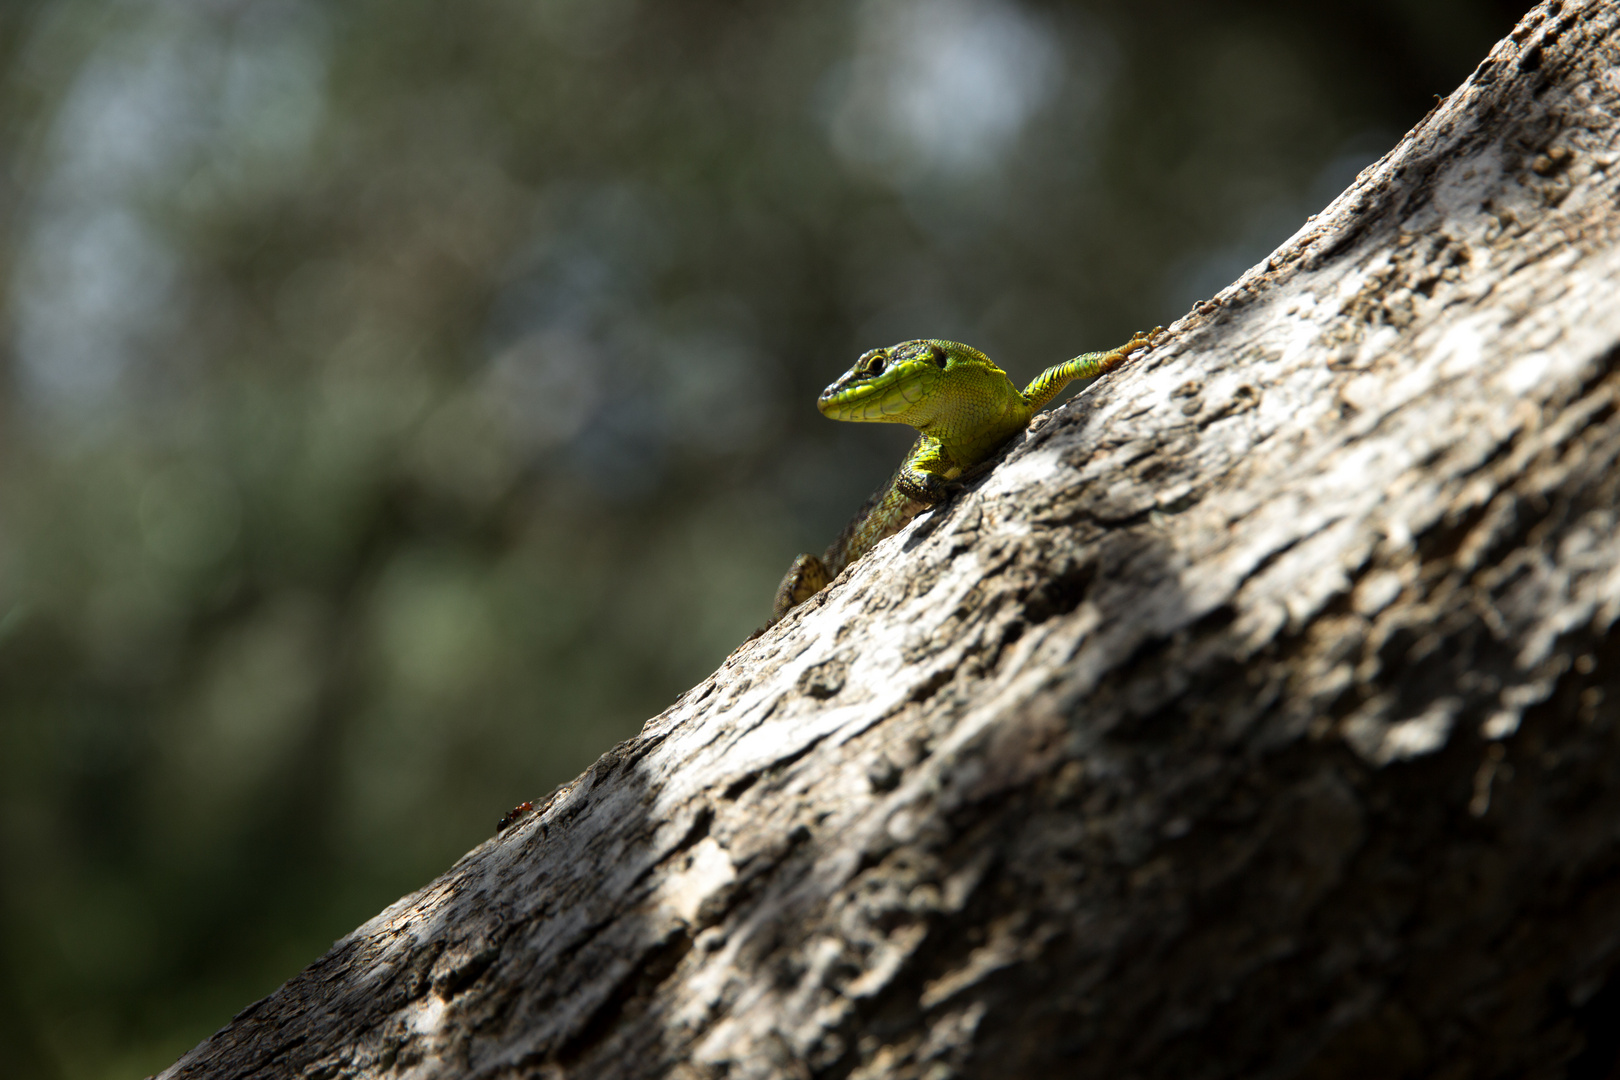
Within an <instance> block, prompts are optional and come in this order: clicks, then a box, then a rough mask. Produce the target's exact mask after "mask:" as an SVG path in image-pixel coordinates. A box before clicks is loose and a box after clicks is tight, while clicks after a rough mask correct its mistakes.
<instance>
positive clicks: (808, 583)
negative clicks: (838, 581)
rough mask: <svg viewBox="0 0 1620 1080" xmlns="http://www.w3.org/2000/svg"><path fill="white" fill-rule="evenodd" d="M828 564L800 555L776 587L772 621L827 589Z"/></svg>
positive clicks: (812, 557)
mask: <svg viewBox="0 0 1620 1080" xmlns="http://www.w3.org/2000/svg"><path fill="white" fill-rule="evenodd" d="M829 580H830V578H829V577H828V576H827V564H826V563H824V562H822V561H821V560H820V559H818V558H816V557H815V556H814V555H800V556H799V557H798V558H797V559H794V560H793V565H792V566H790V567H789V568H788V572H787V574H786V575H784V576H783V578H782V584H780V585H778V586H777V587H776V600H775V602H774V603H772V604H771V621H772V622H775V621H776V620H778V619H780V618H781V617H782V616H784V615H786V614H787V613H788V612H790V611H792V610H793V609H794V608H796V607H798V606H799V605H800V604H802V603H804V602H805V601H806V600H808V599H810V598H811V597H812V596H814V595H816V593H818V592H820V591H821V590H822V589H825V588H826V587H827V582H828V581H829Z"/></svg>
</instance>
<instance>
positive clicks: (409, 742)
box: [0, 0, 1527, 1080]
mask: <svg viewBox="0 0 1620 1080" xmlns="http://www.w3.org/2000/svg"><path fill="white" fill-rule="evenodd" d="M1526 7H1527V5H1526V4H1525V3H1522V2H1520V3H1514V2H1496V0H1363V2H1359V3H1345V4H1339V5H1333V6H1324V5H1299V4H1286V3H1266V2H1229V3H1199V2H1192V0H1161V2H1151V0H1150V2H1133V3H1129V4H1127V3H1122V2H1107V0H1098V2H1095V3H1056V2H1047V3H1036V2H1033V0H1030V2H1014V0H857V2H845V3H833V4H828V3H807V2H786V3H783V2H776V3H769V4H767V3H744V4H720V3H713V2H693V0H663V2H660V3H657V4H653V3H650V2H648V0H523V2H519V0H468V2H465V3H458V4H454V5H449V4H442V3H425V2H422V0H356V2H352V3H347V4H343V5H331V4H321V3H315V2H313V0H304V2H300V0H127V2H113V0H101V2H91V0H8V3H6V4H5V5H3V6H0V64H3V65H4V66H3V71H0V289H3V292H4V295H3V307H0V413H3V416H0V866H3V870H0V928H3V931H0V1059H3V1060H4V1061H5V1063H6V1064H5V1067H4V1068H5V1072H6V1075H7V1076H12V1077H18V1078H32V1077H41V1078H62V1080H78V1078H90V1077H95V1078H101V1077H106V1078H109V1080H110V1078H113V1077H129V1076H139V1075H143V1074H145V1073H148V1072H152V1071H155V1070H157V1069H160V1068H162V1067H163V1066H165V1065H166V1064H168V1063H169V1062H170V1061H172V1060H173V1059H174V1058H175V1057H177V1056H178V1055H179V1054H180V1053H182V1052H183V1051H184V1050H186V1049H187V1048H189V1047H190V1046H191V1045H193V1044H194V1043H196V1042H197V1041H198V1040H199V1039H201V1038H202V1037H204V1036H205V1035H207V1034H208V1033H209V1032H210V1031H212V1030H213V1029H215V1028H217V1027H218V1026H220V1025H221V1024H223V1023H224V1022H225V1021H226V1020H228V1019H229V1018H230V1016H231V1015H232V1014H233V1013H235V1012H236V1011H237V1010H239V1009H240V1008H241V1007H243V1006H244V1005H246V1004H248V1003H249V1002H250V1001H252V1000H254V999H256V998H258V997H260V996H262V995H264V994H266V993H268V992H269V991H271V990H272V989H274V988H275V986H277V985H278V984H279V983H280V982H281V981H282V980H284V979H286V978H287V977H288V976H290V975H291V974H293V973H294V972H296V971H297V970H298V969H300V968H301V967H303V966H304V965H305V964H307V963H308V962H310V961H311V960H313V959H314V958H315V957H316V956H317V955H319V954H320V953H321V952H322V951H324V949H325V948H326V947H327V946H328V945H329V944H330V942H331V941H332V940H333V939H335V938H337V937H339V936H341V935H342V934H344V933H346V932H347V931H348V930H349V929H351V928H352V927H354V926H355V925H356V924H358V923H359V922H361V921H363V920H364V919H366V918H368V917H369V916H371V915H373V914H375V913H376V912H377V911H378V910H380V909H381V908H382V907H384V906H385V905H386V904H388V903H390V902H391V901H393V900H394V899H395V898H396V897H398V896H399V895H401V894H402V893H405V892H408V891H410V890H412V889H414V888H416V887H418V886H420V885H422V884H424V883H425V882H427V881H428V880H430V879H431V878H432V877H433V876H434V875H436V874H437V873H438V872H440V871H441V870H443V869H445V868H446V867H448V866H449V865H450V863H452V862H453V861H454V860H455V859H456V858H457V857H458V856H459V855H460V854H461V853H462V852H464V851H465V850H467V849H468V848H470V847H472V846H473V845H475V844H477V843H478V842H479V841H481V840H482V839H483V838H485V837H486V836H488V835H489V834H490V833H491V832H492V831H493V826H494V823H495V822H496V820H497V819H499V818H500V816H501V815H502V813H503V812H505V811H506V810H507V809H508V808H509V807H510V806H512V805H513V804H515V803H517V802H519V801H521V800H523V799H527V798H534V797H539V796H543V795H544V794H545V793H546V792H547V791H548V790H550V788H551V787H552V786H554V785H555V784H557V783H559V782H562V781H564V780H566V779H568V778H570V777H572V776H573V775H575V774H576V773H577V772H579V771H580V770H581V769H582V768H584V767H585V766H586V765H587V764H589V762H590V761H591V760H592V759H593V758H594V757H595V756H596V755H597V754H598V753H600V752H601V751H603V750H604V749H606V748H607V747H608V746H610V745H611V744H612V743H614V742H615V741H617V740H619V739H622V738H624V737H627V736H629V735H631V734H633V733H634V732H635V731H636V730H637V729H638V728H639V726H640V724H641V722H642V721H643V720H645V719H646V718H647V717H648V716H651V715H653V714H655V713H657V712H658V711H660V710H661V709H662V708H663V707H664V706H666V705H667V704H669V702H670V701H671V700H673V698H674V697H675V696H676V695H677V694H678V693H679V692H680V691H681V690H683V689H685V688H686V687H687V686H689V685H691V684H693V683H694V682H696V681H698V680H699V679H701V678H702V677H703V676H704V675H705V674H706V673H707V672H709V671H710V670H712V669H713V668H714V667H715V666H716V665H717V664H718V663H719V662H720V660H722V659H723V658H724V656H725V655H726V654H727V652H729V651H730V650H731V649H732V648H733V647H735V646H736V645H737V644H738V643H739V642H741V641H742V640H743V638H745V637H746V636H747V635H748V633H749V632H750V631H752V630H753V629H754V628H756V627H757V626H759V625H760V624H761V623H763V622H764V621H765V619H766V617H767V616H768V614H769V606H770V599H771V594H772V591H773V589H774V587H775V584H776V581H777V579H778V578H779V576H780V575H781V573H782V572H783V570H785V569H786V567H787V564H788V562H789V561H790V560H791V559H792V557H793V556H794V555H795V554H797V553H798V552H800V551H802V550H814V551H819V550H820V549H821V548H822V547H823V546H825V544H826V543H827V542H828V540H830V539H831V537H832V536H833V535H834V534H835V533H836V532H837V531H838V529H839V528H840V527H841V526H842V525H843V523H844V521H845V520H846V519H847V517H848V516H849V515H850V514H851V513H852V512H853V511H854V510H855V508H856V507H857V506H858V505H859V504H860V502H861V500H862V499H863V498H864V496H865V495H866V494H867V492H868V491H869V490H870V489H871V488H873V487H874V486H876V485H877V484H878V483H880V482H881V481H883V480H884V479H885V477H886V476H887V474H888V473H889V471H890V470H891V469H892V468H893V466H894V464H895V462H896V461H897V460H898V458H899V456H900V454H901V453H902V452H903V449H904V447H905V445H906V444H907V442H908V441H909V440H908V436H909V431H908V430H906V429H898V428H879V427H873V426H866V425H843V424H833V423H830V422H828V421H826V420H825V419H823V418H822V417H821V416H820V415H819V414H818V413H817V412H816V410H815V408H814V405H813V402H814V399H815V396H816V394H817V392H818V391H819V390H820V388H821V387H822V386H823V385H825V384H826V383H828V382H830V381H831V380H832V379H833V378H834V377H835V376H837V375H838V374H839V373H840V372H841V371H842V370H843V369H844V368H845V367H847V366H848V365H849V363H850V362H851V361H852V360H853V359H854V358H855V356H856V355H858V354H859V353H860V352H861V351H862V350H864V349H866V348H870V347H872V346H874V345H879V344H888V343H892V342H894V341H897V340H901V339H905V338H910V337H919V336H929V337H951V338H957V339H960V340H964V341H967V342H969V343H971V344H974V345H976V346H978V347H980V348H982V349H984V350H985V351H986V352H988V353H989V354H990V355H991V356H992V357H994V358H996V359H997V360H998V361H999V362H1000V363H1001V364H1002V366H1003V367H1005V368H1007V370H1008V371H1009V372H1010V373H1011V374H1012V375H1013V377H1014V379H1015V381H1018V382H1020V383H1022V382H1023V381H1024V380H1027V379H1028V378H1030V377H1031V376H1033V375H1034V374H1036V373H1037V372H1038V371H1039V370H1040V369H1042V368H1043V367H1046V366H1048V365H1050V364H1053V363H1056V362H1058V361H1061V360H1063V359H1066V358H1067V357H1069V356H1071V355H1073V354H1075V353H1078V352H1081V351H1085V350H1089V349H1097V348H1104V347H1108V346H1112V345H1115V344H1118V343H1119V342H1121V341H1123V340H1124V339H1125V338H1126V337H1127V336H1128V335H1129V334H1130V333H1131V332H1132V331H1133V330H1137V329H1143V328H1146V327H1148V326H1151V325H1153V324H1155V323H1164V324H1168V323H1170V322H1171V321H1172V320H1174V319H1175V318H1177V317H1178V316H1180V315H1181V314H1182V313H1184V312H1185V311H1186V310H1187V308H1188V307H1189V306H1190V305H1191V304H1193V303H1195V302H1196V301H1198V300H1200V299H1202V298H1205V297H1207V296H1209V295H1212V294H1213V293H1214V292H1216V291H1217V290H1218V289H1219V288H1220V287H1221V286H1223V285H1225V284H1226V283H1227V282H1228V281H1230V280H1231V279H1232V278H1234V277H1235V276H1237V274H1239V273H1240V272H1241V271H1242V270H1243V269H1245V268H1246V267H1247V266H1248V265H1250V264H1252V263H1253V262H1255V261H1257V260H1258V259H1260V258H1262V257H1264V255H1265V254H1266V253H1267V252H1268V251H1269V250H1270V249H1271V248H1272V247H1274V246H1275V245H1276V244H1277V243H1279V242H1280V241H1282V240H1283V239H1285V238H1286V237H1287V236H1288V235H1289V234H1291V233H1292V232H1293V231H1294V230H1295V229H1297V228H1298V227H1299V226H1300V225H1301V224H1302V223H1303V222H1304V220H1305V218H1306V217H1307V216H1308V215H1309V214H1311V213H1314V212H1315V211H1317V210H1319V209H1321V208H1322V207H1323V206H1325V205H1326V204H1327V203H1328V202H1329V201H1330V200H1331V199H1332V198H1333V197H1334V196H1335V195H1337V194H1338V192H1339V191H1340V190H1341V189H1342V188H1343V187H1344V186H1345V185H1346V184H1348V182H1349V181H1350V180H1351V179H1352V178H1353V177H1354V175H1355V174H1356V172H1357V171H1358V170H1359V169H1361V168H1362V167H1364V166H1365V165H1367V164H1369V163H1370V162H1371V161H1373V160H1374V159H1375V158H1376V157H1377V156H1378V155H1379V154H1381V153H1382V152H1383V151H1384V150H1386V149H1388V148H1389V147H1390V146H1392V145H1393V144H1394V142H1395V141H1396V140H1397V139H1398V138H1399V136H1400V135H1401V134H1402V133H1403V132H1404V131H1406V130H1407V129H1408V128H1409V127H1410V126H1411V125H1412V124H1414V123H1415V122H1416V121H1417V120H1418V119H1420V118H1421V117H1422V115H1423V114H1424V113H1425V112H1426V111H1427V110H1428V109H1429V108H1430V107H1431V106H1432V105H1433V103H1434V100H1435V97H1436V95H1444V94H1447V93H1449V92H1450V91H1451V90H1452V89H1453V88H1455V87H1456V85H1457V84H1458V83H1459V82H1461V81H1462V79H1463V78H1464V77H1466V75H1467V74H1468V72H1469V71H1470V70H1471V69H1472V68H1473V67H1474V65H1475V64H1477V63H1478V62H1479V60H1481V59H1482V58H1483V57H1484V55H1485V52H1486V51H1487V50H1488V48H1489V47H1490V45H1491V44H1492V43H1493V42H1494V41H1495V40H1496V39H1497V38H1499V37H1500V36H1502V35H1503V34H1505V33H1506V32H1507V30H1508V29H1509V28H1510V27H1511V26H1512V24H1513V22H1514V20H1515V19H1516V18H1517V17H1518V16H1519V15H1520V14H1522V12H1523V10H1525V8H1526Z"/></svg>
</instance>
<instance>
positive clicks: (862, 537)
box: [774, 328, 1160, 619]
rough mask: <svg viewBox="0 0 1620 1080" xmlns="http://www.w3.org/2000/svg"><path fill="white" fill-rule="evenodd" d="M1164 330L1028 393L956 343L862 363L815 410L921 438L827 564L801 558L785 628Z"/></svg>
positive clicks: (1092, 356) (779, 601)
mask: <svg viewBox="0 0 1620 1080" xmlns="http://www.w3.org/2000/svg"><path fill="white" fill-rule="evenodd" d="M1159 333H1160V330H1159V329H1158V328H1155V329H1154V330H1153V331H1152V332H1150V333H1147V334H1137V335H1135V336H1134V337H1132V338H1131V340H1130V341H1127V342H1126V343H1125V344H1124V345H1121V346H1120V347H1119V348H1117V349H1111V350H1109V351H1107V352H1094V353H1085V354H1083V355H1080V356H1077V357H1075V358H1074V359H1073V360H1069V361H1067V362H1065V363H1062V364H1059V365H1057V366H1056V367H1052V368H1048V369H1047V370H1045V371H1044V372H1042V373H1041V374H1040V375H1039V376H1037V377H1036V378H1035V380H1034V381H1033V382H1031V383H1030V384H1029V386H1028V387H1026V388H1025V389H1024V390H1023V391H1022V392H1020V391H1019V389H1018V388H1017V387H1016V386H1014V385H1013V383H1012V380H1011V379H1009V378H1008V377H1007V373H1006V372H1004V371H1002V370H1001V369H1000V368H999V367H997V366H996V365H995V364H994V363H992V362H991V360H990V358H989V357H988V356H985V355H984V354H983V353H982V352H980V351H979V350H977V349H974V348H971V347H969V346H967V345H962V344H960V343H958V342H955V341H937V340H932V339H928V340H921V341H905V342H901V343H900V344H898V345H892V346H890V347H889V348H886V349H872V350H871V351H870V352H867V353H864V354H862V356H861V358H860V359H859V360H857V361H856V362H855V366H854V367H852V368H850V369H849V370H848V371H846V372H844V374H843V375H841V376H839V377H838V380H837V381H836V382H834V383H833V384H832V385H831V386H829V387H827V389H825V390H823V391H822V392H821V397H820V399H819V400H817V402H816V407H817V408H819V409H820V410H821V412H822V413H823V415H825V416H828V417H831V418H832V419H834V420H852V421H864V422H875V423H889V424H910V425H911V426H912V427H914V428H916V429H917V441H916V442H915V443H913V444H912V447H911V450H910V452H908V453H907V454H906V457H905V460H903V461H902V462H901V463H900V468H899V471H897V472H896V473H895V474H894V478H893V479H892V480H890V481H889V483H888V484H886V485H885V486H884V487H883V488H881V489H880V490H878V491H877V492H876V493H875V494H873V496H872V497H871V498H870V499H868V500H867V501H866V505H865V506H863V507H862V508H861V510H860V512H859V513H858V514H856V515H855V519H854V520H853V521H851V522H850V523H849V525H847V526H846V527H845V528H844V531H843V532H842V533H840V534H839V536H838V539H836V540H834V541H833V543H832V546H831V547H829V548H828V549H827V551H826V553H825V554H824V555H822V556H821V557H820V558H817V557H816V556H814V555H800V556H799V557H798V558H797V559H795V560H793V566H792V567H791V568H790V569H789V570H788V572H787V576H786V577H784V578H783V579H782V584H781V585H780V586H779V587H778V588H777V590H776V602H775V605H774V618H776V619H780V618H781V617H782V616H783V615H785V614H787V613H788V611H790V610H792V609H793V608H794V607H795V606H797V605H798V604H801V603H803V602H804V601H805V600H808V599H809V598H810V597H812V596H814V595H815V594H816V593H818V592H820V591H821V590H822V589H823V588H825V587H826V585H827V583H828V582H830V581H831V580H832V579H833V578H835V577H837V576H838V574H839V573H840V572H841V571H842V570H843V569H844V567H846V566H848V565H849V564H850V563H852V562H854V561H855V560H856V559H859V558H860V557H861V556H862V555H865V554H866V553H867V552H868V551H870V550H872V548H873V547H874V546H875V545H876V544H877V543H878V541H880V540H882V539H884V538H885V537H888V536H893V535H894V534H895V533H897V532H899V531H900V530H901V529H902V528H904V527H905V525H906V523H907V522H909V521H910V520H911V519H912V518H914V517H916V516H917V514H919V513H921V512H922V511H923V510H925V509H927V508H928V507H929V506H932V505H933V504H934V503H937V502H939V501H940V500H941V499H943V498H944V497H945V495H946V494H947V493H948V491H949V488H950V484H951V481H953V480H955V479H956V478H957V477H959V476H961V475H962V470H964V469H966V468H968V467H970V466H972V465H975V464H977V463H979V462H980V461H983V460H984V459H985V458H987V457H989V456H990V454H991V453H992V452H993V451H994V450H995V449H996V448H997V447H999V446H1000V445H1001V444H1002V443H1004V442H1006V441H1007V440H1008V439H1009V438H1011V437H1012V436H1013V435H1014V434H1016V433H1017V432H1019V431H1022V430H1023V429H1024V428H1025V427H1026V426H1028V424H1029V421H1030V418H1031V417H1033V416H1034V415H1035V413H1036V412H1038V411H1040V409H1041V408H1042V407H1044V406H1045V405H1046V404H1047V402H1049V401H1051V400H1052V399H1053V398H1054V397H1056V396H1057V395H1058V392H1059V391H1061V390H1062V389H1063V388H1064V387H1065V386H1067V385H1068V384H1069V383H1071V382H1073V381H1075V380H1076V379H1087V380H1090V379H1095V378H1097V377H1098V376H1100V375H1104V374H1106V373H1107V372H1110V371H1112V370H1114V368H1116V367H1118V366H1119V365H1120V364H1122V363H1124V362H1125V361H1126V360H1127V359H1128V358H1129V357H1130V356H1131V354H1133V353H1135V352H1138V351H1140V350H1142V349H1146V348H1151V347H1152V346H1153V344H1154V342H1155V340H1156V338H1157V336H1158V334H1159Z"/></svg>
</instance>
